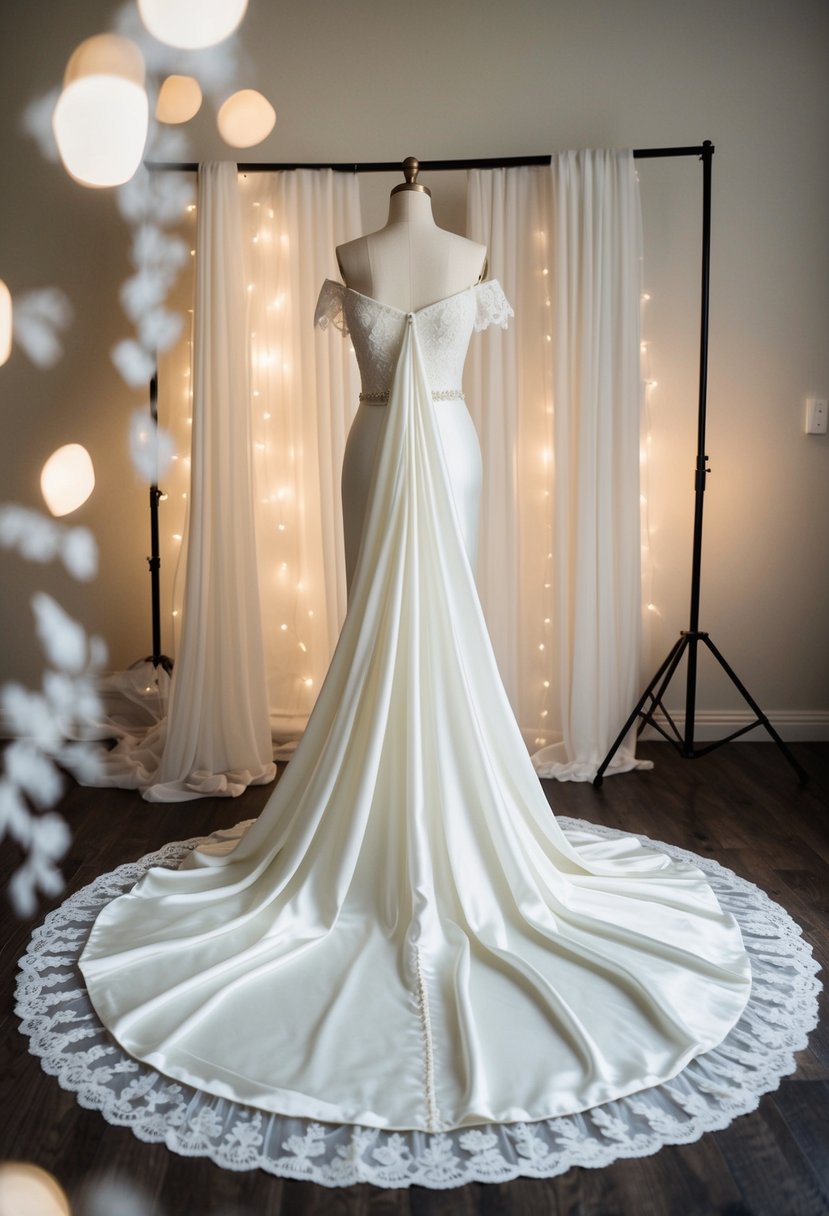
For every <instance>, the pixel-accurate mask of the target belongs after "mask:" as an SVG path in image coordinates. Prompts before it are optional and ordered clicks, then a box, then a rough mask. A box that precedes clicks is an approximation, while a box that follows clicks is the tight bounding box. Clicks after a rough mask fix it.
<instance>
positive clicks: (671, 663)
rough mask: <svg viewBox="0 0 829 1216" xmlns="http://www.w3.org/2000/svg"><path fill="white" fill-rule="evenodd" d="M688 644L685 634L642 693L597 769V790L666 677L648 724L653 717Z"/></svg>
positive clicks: (647, 715) (595, 778) (648, 714)
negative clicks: (658, 685)
mask: <svg viewBox="0 0 829 1216" xmlns="http://www.w3.org/2000/svg"><path fill="white" fill-rule="evenodd" d="M687 644H688V639H687V636H686V635H685V634H683V635H682V636H681V637H680V638H679V639H678V640H677V641H676V642H675V643H674V645H673V647H672V649H671V652H670V654H669V655H668V657H667V658H666V659H665V661H664V662H663V664H662V666H661V667H660V668H659V670H658V671H657V673H656V675H655V676H654V677H653V679H652V680H651V682H650V683H649V684H648V686H647V688H646V689H645V691H644V692H643V693H642V695H641V697H640V698H639V700H638V701H637V703H636V706H635V707H634V709H633V711H632V712H631V715H630V717H629V718H628V720H627V722H625V724H624V726H623V727H622V729H621V730H620V731H619V734H618V735H617V736H616V739H615V742H614V743H613V746H612V747H611V749H610V751H609V752H608V753H607V755H606V756H605V758H604V760H603V761H602V762H601V764H600V765H599V767H598V768H597V769H596V776H595V777H594V778H593V785H594V786H595V787H596V789H599V787H600V786H601V784H602V781H603V780H604V774H605V770H606V769H607V766H608V765H609V764H610V761H611V760H612V759H613V757H614V756H615V755H616V752H617V751H618V750H619V748H620V747H621V745H622V743H623V742H624V740H625V738H626V736H627V734H628V732H629V730H630V728H631V727H632V726H633V724H634V722H635V721H636V719H637V718H638V717H639V716H640V714H641V713H642V708H643V706H644V704H645V702H646V701H647V699H648V697H650V696H651V695H652V694H653V690H654V689H655V688H656V686H657V684H658V683H659V681H660V680H661V679H662V677H663V676H665V681H664V683H663V685H662V688H661V689H660V692H659V696H657V697H656V698H655V699H654V704H653V707H652V708H651V709H650V710H649V711H648V713H647V714H645V715H644V718H645V721H646V722H647V720H648V719H649V718H650V717H652V715H653V712H654V709H655V708H656V706H657V704H658V703H659V699H660V697H661V695H662V693H663V692H664V691H665V688H666V687H667V685H668V683H669V681H670V679H671V676H672V675H673V673H674V672H675V671H676V668H677V666H678V664H679V660H680V658H681V657H682V652H683V650H684V649H685V647H686V646H687ZM669 668H670V670H669ZM666 672H667V673H668V674H667V675H665V673H666Z"/></svg>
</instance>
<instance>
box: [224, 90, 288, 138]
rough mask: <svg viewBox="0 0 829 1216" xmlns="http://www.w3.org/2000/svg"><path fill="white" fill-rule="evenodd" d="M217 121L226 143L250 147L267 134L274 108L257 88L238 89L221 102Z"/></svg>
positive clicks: (273, 116)
mask: <svg viewBox="0 0 829 1216" xmlns="http://www.w3.org/2000/svg"><path fill="white" fill-rule="evenodd" d="M217 122H218V125H219V133H220V135H221V137H222V139H223V140H224V141H225V143H228V144H230V145H231V147H233V148H250V147H252V146H253V145H254V144H258V143H261V142H262V140H263V139H266V138H267V136H268V135H270V133H271V131H272V130H273V128H274V124H275V122H276V111H275V110H274V108H273V106H272V105H271V103H270V102H269V101H268V99H267V97H263V96H262V94H261V93H257V91H256V89H241V90H240V91H239V92H238V93H234V94H233V95H232V97H228V99H227V101H226V102H225V103H224V104H223V105H222V107H221V109H220V110H219V113H218V116H217Z"/></svg>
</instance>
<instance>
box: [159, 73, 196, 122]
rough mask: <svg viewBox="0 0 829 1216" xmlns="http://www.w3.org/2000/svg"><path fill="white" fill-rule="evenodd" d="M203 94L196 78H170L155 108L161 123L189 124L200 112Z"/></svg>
mask: <svg viewBox="0 0 829 1216" xmlns="http://www.w3.org/2000/svg"><path fill="white" fill-rule="evenodd" d="M201 103H202V93H201V88H200V87H199V82H198V80H196V78H195V77H194V76H168V77H167V79H166V80H165V81H164V83H163V85H162V86H161V91H160V92H159V94H158V101H157V103H156V107H155V116H156V118H157V119H158V121H159V122H170V123H173V122H189V121H190V119H191V118H192V117H193V116H194V115H195V114H198V112H199V107H200V106H201Z"/></svg>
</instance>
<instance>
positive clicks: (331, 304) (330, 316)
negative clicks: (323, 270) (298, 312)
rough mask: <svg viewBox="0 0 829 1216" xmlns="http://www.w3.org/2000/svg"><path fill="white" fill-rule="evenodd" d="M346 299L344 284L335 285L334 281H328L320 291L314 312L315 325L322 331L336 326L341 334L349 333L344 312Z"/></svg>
mask: <svg viewBox="0 0 829 1216" xmlns="http://www.w3.org/2000/svg"><path fill="white" fill-rule="evenodd" d="M344 299H345V287H343V285H342V283H335V282H334V280H333V279H326V280H325V282H324V283H323V285H322V288H321V289H320V294H319V299H318V300H317V307H316V310H315V312H314V325H318V326H319V328H320V329H328V326H329V325H336V327H337V329H338V330H340V332H341V333H343V334H347V333H348V325H347V324H346V320H345V313H344V312H343V301H344Z"/></svg>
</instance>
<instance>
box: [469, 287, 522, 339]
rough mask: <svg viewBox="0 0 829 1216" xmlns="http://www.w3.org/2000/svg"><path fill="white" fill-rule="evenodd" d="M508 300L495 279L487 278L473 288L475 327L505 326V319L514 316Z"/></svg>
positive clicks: (504, 327)
mask: <svg viewBox="0 0 829 1216" xmlns="http://www.w3.org/2000/svg"><path fill="white" fill-rule="evenodd" d="M514 315H515V314H514V313H513V311H512V308H511V306H510V302H509V300H508V299H507V297H506V296H505V295H504V292H503V289H502V287H501V284H500V283H499V282H498V280H497V279H487V280H486V281H485V282H483V283H479V284H478V286H477V287H476V288H475V328H476V329H486V328H487V327H488V326H490V325H500V326H501V329H506V328H507V320H508V318H509V317H512V316H514Z"/></svg>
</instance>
